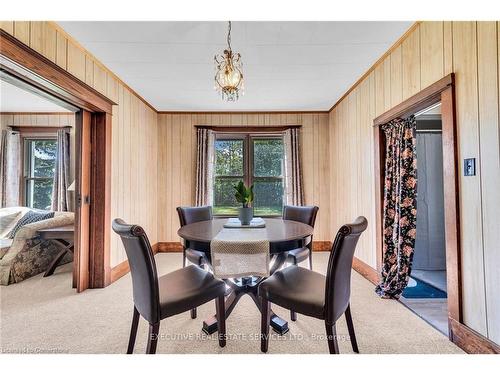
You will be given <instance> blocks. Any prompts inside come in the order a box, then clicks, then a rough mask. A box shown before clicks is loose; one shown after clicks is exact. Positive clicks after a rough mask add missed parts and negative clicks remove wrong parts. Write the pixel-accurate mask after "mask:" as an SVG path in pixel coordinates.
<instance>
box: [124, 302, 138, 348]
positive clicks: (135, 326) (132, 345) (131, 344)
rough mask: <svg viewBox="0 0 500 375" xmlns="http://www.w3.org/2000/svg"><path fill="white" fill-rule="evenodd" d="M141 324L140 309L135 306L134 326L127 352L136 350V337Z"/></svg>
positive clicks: (131, 329)
mask: <svg viewBox="0 0 500 375" xmlns="http://www.w3.org/2000/svg"><path fill="white" fill-rule="evenodd" d="M138 325H139V311H137V309H136V308H135V306H134V315H133V317H132V327H131V328H130V337H129V339H128V348H127V354H132V353H133V352H134V345H135V337H136V336H137V327H138Z"/></svg>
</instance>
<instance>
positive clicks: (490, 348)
mask: <svg viewBox="0 0 500 375" xmlns="http://www.w3.org/2000/svg"><path fill="white" fill-rule="evenodd" d="M448 322H449V324H448V326H449V327H450V340H451V341H452V342H453V343H454V344H456V345H457V346H458V347H460V348H461V349H463V350H464V351H466V352H467V353H470V354H500V346H499V345H497V344H495V343H494V342H493V341H491V340H488V339H487V338H486V337H484V336H483V335H481V334H479V333H477V332H476V331H474V330H473V329H470V328H469V327H467V326H466V325H464V324H462V323H460V322H458V321H456V320H455V319H453V318H449V319H448Z"/></svg>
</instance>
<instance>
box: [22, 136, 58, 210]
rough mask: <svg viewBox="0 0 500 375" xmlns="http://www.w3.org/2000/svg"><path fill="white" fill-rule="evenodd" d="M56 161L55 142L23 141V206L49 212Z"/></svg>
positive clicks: (28, 139) (40, 140)
mask: <svg viewBox="0 0 500 375" xmlns="http://www.w3.org/2000/svg"><path fill="white" fill-rule="evenodd" d="M56 159H57V140H56V139H52V138H43V139H42V138H25V139H24V204H25V206H26V207H31V208H38V209H42V210H50V208H51V205H52V189H53V183H54V173H55V168H56Z"/></svg>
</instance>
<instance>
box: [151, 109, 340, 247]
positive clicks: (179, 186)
mask: <svg viewBox="0 0 500 375" xmlns="http://www.w3.org/2000/svg"><path fill="white" fill-rule="evenodd" d="M158 116H159V117H158V142H159V144H158V152H159V157H158V158H159V159H158V181H159V185H158V240H159V241H160V242H172V241H178V240H179V237H178V236H177V229H178V228H179V219H178V217H177V212H176V210H175V208H176V207H177V206H181V205H193V204H194V194H195V185H194V184H195V173H196V128H195V125H212V126H262V127H263V128H265V127H266V126H281V125H302V128H301V136H302V150H303V153H302V157H303V159H302V161H303V178H304V193H305V200H306V204H315V205H317V206H319V208H320V209H319V212H318V220H317V221H316V228H315V229H316V230H315V237H314V239H315V240H317V241H332V240H333V238H332V236H333V233H332V232H331V230H330V213H329V208H330V183H329V181H330V179H329V172H330V171H329V166H328V162H329V157H328V155H329V146H328V141H329V135H328V133H329V131H328V114H327V113H282V114H280V113H248V114H245V113H243V114H241V113H237V114H217V113H213V114H203V113H199V114H197V113H186V114H159V115H158Z"/></svg>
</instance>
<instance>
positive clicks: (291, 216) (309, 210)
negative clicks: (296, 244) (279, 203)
mask: <svg viewBox="0 0 500 375" xmlns="http://www.w3.org/2000/svg"><path fill="white" fill-rule="evenodd" d="M318 210H319V207H317V206H284V207H283V219H284V220H293V221H300V222H301V223H304V224H307V225H310V226H311V227H313V228H314V223H316V216H317V214H318Z"/></svg>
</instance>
